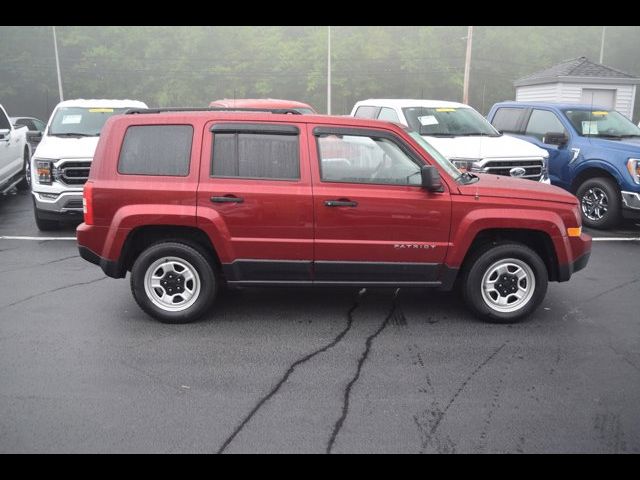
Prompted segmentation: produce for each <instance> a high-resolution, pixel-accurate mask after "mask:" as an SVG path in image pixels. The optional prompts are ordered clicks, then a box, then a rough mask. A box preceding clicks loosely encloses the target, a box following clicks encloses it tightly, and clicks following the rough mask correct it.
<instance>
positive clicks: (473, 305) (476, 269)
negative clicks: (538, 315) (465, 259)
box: [462, 243, 548, 323]
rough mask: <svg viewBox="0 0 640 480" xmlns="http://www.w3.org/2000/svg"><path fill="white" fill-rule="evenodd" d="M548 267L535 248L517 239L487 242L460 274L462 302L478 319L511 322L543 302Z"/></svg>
mask: <svg viewBox="0 0 640 480" xmlns="http://www.w3.org/2000/svg"><path fill="white" fill-rule="evenodd" d="M547 283H548V273H547V268H546V266H545V264H544V262H543V261H542V259H541V258H540V256H538V254H537V253H536V252H534V251H533V250H531V249H530V248H529V247H527V246H525V245H522V244H519V243H503V244H495V245H490V246H488V247H486V248H484V249H483V250H480V251H479V252H477V253H476V254H475V255H474V257H473V258H472V259H471V260H470V262H469V268H467V269H466V271H465V272H464V274H463V281H462V290H463V296H464V299H465V302H466V303H467V305H468V306H469V308H470V309H471V310H472V311H473V312H474V313H475V314H476V315H477V316H479V317H480V318H481V319H483V320H486V321H490V322H496V323H510V322H514V321H516V320H519V319H521V318H523V317H526V316H527V315H529V314H530V313H532V312H533V311H534V310H535V309H536V308H537V307H538V305H539V304H540V302H542V299H543V298H544V296H545V294H546V292H547Z"/></svg>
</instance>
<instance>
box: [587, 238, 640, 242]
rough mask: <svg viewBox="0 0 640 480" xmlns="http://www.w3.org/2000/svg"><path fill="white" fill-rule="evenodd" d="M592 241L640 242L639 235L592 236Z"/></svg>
mask: <svg viewBox="0 0 640 480" xmlns="http://www.w3.org/2000/svg"><path fill="white" fill-rule="evenodd" d="M592 240H593V241H594V242H640V237H598V238H595V237H593V238H592Z"/></svg>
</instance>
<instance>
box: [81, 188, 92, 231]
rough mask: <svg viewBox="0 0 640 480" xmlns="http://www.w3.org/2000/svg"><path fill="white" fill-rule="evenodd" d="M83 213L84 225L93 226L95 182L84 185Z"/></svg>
mask: <svg viewBox="0 0 640 480" xmlns="http://www.w3.org/2000/svg"><path fill="white" fill-rule="evenodd" d="M82 212H83V213H84V223H86V224H87V225H93V182H87V183H85V184H84V189H83V191H82Z"/></svg>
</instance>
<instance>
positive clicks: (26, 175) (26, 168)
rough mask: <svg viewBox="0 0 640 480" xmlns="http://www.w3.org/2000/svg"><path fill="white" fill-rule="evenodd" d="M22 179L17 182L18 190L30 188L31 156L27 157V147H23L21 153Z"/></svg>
mask: <svg viewBox="0 0 640 480" xmlns="http://www.w3.org/2000/svg"><path fill="white" fill-rule="evenodd" d="M22 157H23V169H22V174H23V178H22V181H21V182H20V183H19V184H18V190H22V191H25V190H31V158H29V149H28V148H25V149H24V154H23V156H22Z"/></svg>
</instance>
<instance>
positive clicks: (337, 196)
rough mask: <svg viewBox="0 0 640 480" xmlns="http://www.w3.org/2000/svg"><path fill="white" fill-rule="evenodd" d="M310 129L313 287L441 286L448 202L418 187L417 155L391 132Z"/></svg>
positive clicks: (446, 195) (419, 162)
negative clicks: (313, 241)
mask: <svg viewBox="0 0 640 480" xmlns="http://www.w3.org/2000/svg"><path fill="white" fill-rule="evenodd" d="M308 128H309V131H308V135H309V137H310V138H311V144H310V145H311V153H310V157H311V172H312V176H313V189H314V195H313V202H314V212H315V261H314V282H315V283H320V284H322V283H341V284H359V285H362V284H370V285H402V284H406V285H437V284H438V282H437V279H438V278H439V274H440V269H441V266H442V263H443V261H444V257H445V255H446V252H447V245H448V236H449V224H450V216H451V203H450V197H449V192H448V191H446V190H445V191H444V192H442V193H430V192H427V191H426V190H424V189H423V188H422V187H421V185H420V183H421V175H420V167H421V165H422V164H423V163H424V162H423V161H422V160H421V159H420V157H419V156H418V155H417V153H416V152H415V151H413V150H412V149H411V147H409V146H408V145H407V144H406V143H404V142H403V141H402V140H401V139H400V138H399V137H397V136H396V135H395V134H394V133H393V132H390V131H388V130H374V129H360V128H343V127H337V126H336V127H331V126H324V125H323V126H316V127H313V126H309V127H308ZM445 188H446V186H445Z"/></svg>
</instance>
